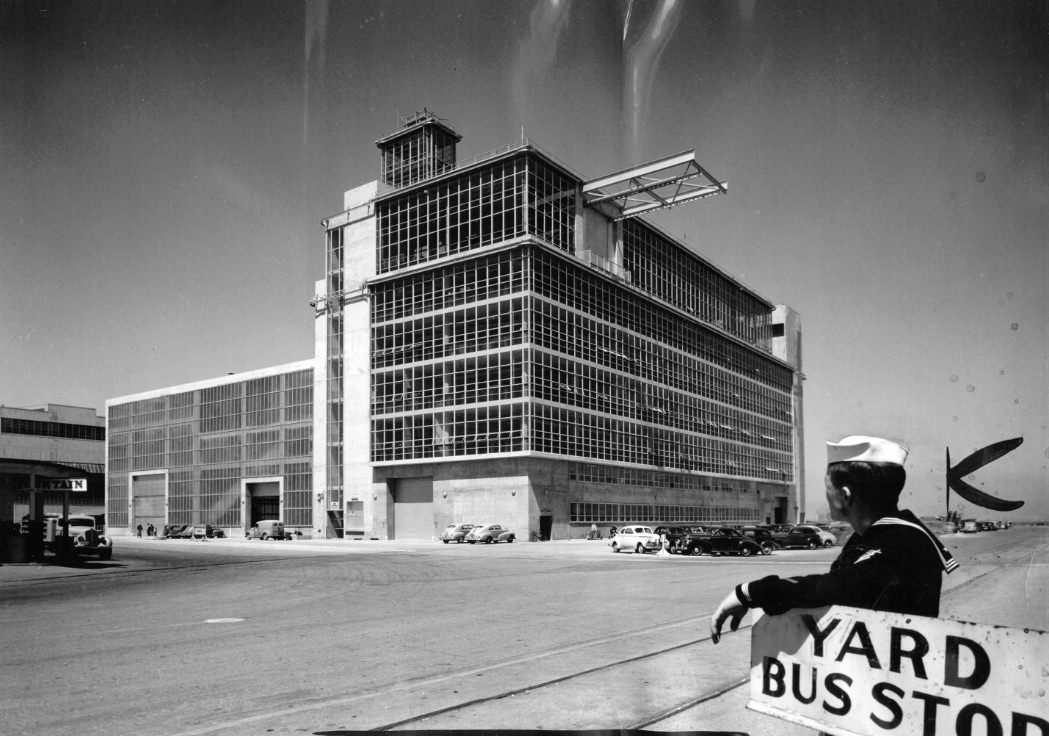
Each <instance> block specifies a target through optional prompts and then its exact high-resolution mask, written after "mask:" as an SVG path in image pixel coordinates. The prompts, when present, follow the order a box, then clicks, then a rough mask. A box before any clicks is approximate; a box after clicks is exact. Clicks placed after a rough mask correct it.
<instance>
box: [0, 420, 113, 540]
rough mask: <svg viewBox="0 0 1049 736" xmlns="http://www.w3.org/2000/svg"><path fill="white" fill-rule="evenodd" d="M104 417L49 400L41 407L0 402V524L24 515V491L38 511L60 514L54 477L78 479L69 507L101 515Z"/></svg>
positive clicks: (60, 495)
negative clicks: (35, 493)
mask: <svg viewBox="0 0 1049 736" xmlns="http://www.w3.org/2000/svg"><path fill="white" fill-rule="evenodd" d="M105 440H106V426H105V418H104V417H100V416H98V414H97V413H96V412H95V410H94V409H88V408H84V407H79V406H63V405H61V404H49V405H47V406H46V407H44V408H41V409H35V408H32V409H22V408H17V407H12V406H0V523H3V522H5V521H6V522H10V521H18V520H20V519H21V518H22V516H23V515H25V514H28V513H29V511H30V509H29V499H30V496H29V491H30V490H38V491H39V492H40V493H39V500H38V501H37V502H38V503H42V504H43V511H44V512H47V513H60V512H61V511H62V510H63V506H64V504H65V502H66V495H65V494H64V492H63V491H61V490H58V488H59V487H60V486H61V484H59V483H56V482H55V481H60V480H62V479H78V480H83V481H86V483H85V484H84V486H85V487H83V488H82V487H81V486H80V485H77V486H76V491H75V492H70V493H69V494H68V501H69V504H70V510H71V511H73V512H75V513H83V514H102V512H103V508H104V503H105V483H104V481H105V458H106V441H105Z"/></svg>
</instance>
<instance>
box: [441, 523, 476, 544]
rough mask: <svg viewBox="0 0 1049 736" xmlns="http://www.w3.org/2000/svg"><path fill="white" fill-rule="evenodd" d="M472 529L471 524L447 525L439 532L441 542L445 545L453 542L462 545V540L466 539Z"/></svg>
mask: <svg viewBox="0 0 1049 736" xmlns="http://www.w3.org/2000/svg"><path fill="white" fill-rule="evenodd" d="M473 528H474V525H473V524H449V525H448V526H446V527H445V528H444V531H443V532H441V541H442V542H444V543H445V544H448V543H449V542H455V543H456V544H462V543H463V540H464V539H466V535H467V534H468V533H469V532H470V530H471V529H473Z"/></svg>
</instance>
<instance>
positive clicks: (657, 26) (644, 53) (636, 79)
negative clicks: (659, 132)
mask: <svg viewBox="0 0 1049 736" xmlns="http://www.w3.org/2000/svg"><path fill="white" fill-rule="evenodd" d="M636 4H637V3H636V2H634V1H633V0H632V1H631V2H630V3H629V4H628V5H627V11H626V15H625V17H624V22H623V57H624V68H623V107H624V109H623V117H624V119H625V120H627V121H628V126H629V127H628V129H627V136H628V140H627V151H628V156H629V160H628V163H630V164H637V163H640V161H641V137H642V136H641V132H642V130H643V129H644V124H645V119H646V117H647V113H648V107H649V94H650V91H651V89H652V85H653V83H654V81H655V77H656V70H657V68H658V66H659V57H660V56H662V54H663V51H664V49H666V47H667V42H668V41H669V40H670V37H671V36H672V35H673V33H674V29H675V28H676V26H677V23H678V20H679V19H680V17H681V6H682V3H680V2H679V1H678V0H661V1H660V2H659V4H658V6H657V7H656V9H655V11H653V13H652V15H651V16H650V17H649V18H648V21H647V22H644V23H643V25H642V21H640V20H638V21H637V24H638V28H636V29H634V28H631V25H632V24H634V23H635V17H636V15H637V12H636V11H637V9H636V8H635V5H636Z"/></svg>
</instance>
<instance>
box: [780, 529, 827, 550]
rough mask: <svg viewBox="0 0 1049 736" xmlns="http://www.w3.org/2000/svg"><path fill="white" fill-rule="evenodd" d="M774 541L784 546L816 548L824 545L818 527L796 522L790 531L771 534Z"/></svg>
mask: <svg viewBox="0 0 1049 736" xmlns="http://www.w3.org/2000/svg"><path fill="white" fill-rule="evenodd" d="M773 536H774V537H775V538H776V541H777V542H779V543H780V544H781V545H782V546H784V547H804V548H806V549H816V548H817V547H822V546H824V538H823V537H822V536H820V529H819V527H815V526H809V525H808V524H798V525H796V526H792V527H791V528H790V531H788V532H785V533H780V534H774V535H773ZM833 544H834V542H831V543H830V544H829V545H827V546H828V547H829V546H832V545H833Z"/></svg>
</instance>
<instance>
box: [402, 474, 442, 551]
mask: <svg viewBox="0 0 1049 736" xmlns="http://www.w3.org/2000/svg"><path fill="white" fill-rule="evenodd" d="M433 534H434V532H433V478H432V477H430V478H399V479H398V480H397V481H396V483H395V485H394V489H393V538H394V539H433Z"/></svg>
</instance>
